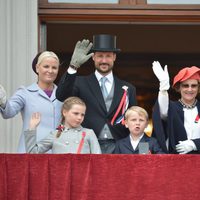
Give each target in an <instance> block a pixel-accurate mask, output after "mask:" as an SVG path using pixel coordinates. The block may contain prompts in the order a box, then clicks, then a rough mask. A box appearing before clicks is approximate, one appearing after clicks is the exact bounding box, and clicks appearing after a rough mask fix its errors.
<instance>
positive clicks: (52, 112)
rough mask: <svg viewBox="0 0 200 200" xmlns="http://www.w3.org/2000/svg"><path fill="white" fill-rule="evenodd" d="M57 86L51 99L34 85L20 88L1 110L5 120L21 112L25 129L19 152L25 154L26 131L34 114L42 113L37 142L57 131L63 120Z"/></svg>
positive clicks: (23, 128) (21, 137)
mask: <svg viewBox="0 0 200 200" xmlns="http://www.w3.org/2000/svg"><path fill="white" fill-rule="evenodd" d="M56 89H57V86H56V85H54V90H53V93H52V95H51V97H50V98H49V97H48V96H47V94H46V93H45V92H44V91H43V90H42V89H41V88H39V87H38V84H37V83H33V84H32V85H30V86H28V87H24V86H22V87H20V88H19V89H18V90H17V91H16V93H15V94H14V95H13V96H12V97H11V98H10V99H9V100H8V101H7V103H6V107H5V109H2V108H1V114H2V116H3V118H4V119H8V118H12V117H14V116H15V115H17V114H18V113H19V112H21V116H22V120H23V127H22V133H21V136H20V140H19V145H18V152H19V153H25V152H26V150H25V142H24V134H23V132H24V130H27V129H28V127H29V120H30V118H31V115H32V113H34V112H40V113H41V115H42V116H41V122H40V124H39V126H38V128H37V133H38V134H37V141H40V140H41V139H43V138H45V137H46V136H47V135H48V133H49V132H50V131H53V130H55V129H56V127H57V126H58V124H59V123H60V120H61V106H62V102H60V101H58V100H57V99H56V97H55V92H56Z"/></svg>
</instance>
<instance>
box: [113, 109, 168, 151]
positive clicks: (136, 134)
mask: <svg viewBox="0 0 200 200" xmlns="http://www.w3.org/2000/svg"><path fill="white" fill-rule="evenodd" d="M148 118H149V117H148V113H147V112H146V110H145V109H143V108H141V107H139V106H132V107H130V108H129V109H128V110H127V111H126V113H125V126H126V128H128V129H129V131H130V134H129V136H127V137H126V138H124V139H121V140H118V141H117V142H116V147H115V151H114V153H116V154H139V153H140V150H141V149H140V145H141V144H143V147H148V150H147V152H146V154H151V153H152V154H159V153H164V152H163V151H162V149H161V148H160V146H159V144H158V142H157V140H156V139H155V138H153V137H149V136H147V135H146V134H145V133H144V130H145V128H146V127H147V125H148ZM141 147H142V145H141Z"/></svg>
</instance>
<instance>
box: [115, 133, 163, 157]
mask: <svg viewBox="0 0 200 200" xmlns="http://www.w3.org/2000/svg"><path fill="white" fill-rule="evenodd" d="M141 142H148V143H149V150H150V152H149V153H152V154H163V153H164V152H163V151H162V149H161V147H160V146H159V144H158V142H157V140H156V139H155V138H153V137H148V136H147V135H146V134H144V136H143V137H142V138H141V140H140V142H139V143H141ZM138 146H139V144H138ZM138 146H137V147H136V149H135V150H134V149H133V147H132V145H131V140H130V135H128V136H127V137H126V138H123V139H121V140H118V141H117V142H116V146H115V151H114V153H115V154H139V148H138Z"/></svg>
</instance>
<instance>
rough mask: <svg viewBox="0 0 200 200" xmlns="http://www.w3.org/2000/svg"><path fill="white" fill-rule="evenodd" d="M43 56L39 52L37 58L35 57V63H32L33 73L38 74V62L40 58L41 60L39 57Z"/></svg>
mask: <svg viewBox="0 0 200 200" xmlns="http://www.w3.org/2000/svg"><path fill="white" fill-rule="evenodd" d="M41 54H42V52H39V53H38V54H37V55H36V56H35V58H34V59H33V62H32V69H33V71H34V72H35V73H36V74H38V73H37V72H36V65H37V62H38V58H39V56H40V55H41Z"/></svg>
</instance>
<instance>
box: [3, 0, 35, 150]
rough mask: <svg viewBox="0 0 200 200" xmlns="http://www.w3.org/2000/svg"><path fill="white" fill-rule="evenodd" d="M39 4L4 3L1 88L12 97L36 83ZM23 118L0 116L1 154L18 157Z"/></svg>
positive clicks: (7, 0)
mask: <svg viewBox="0 0 200 200" xmlns="http://www.w3.org/2000/svg"><path fill="white" fill-rule="evenodd" d="M37 6H38V5H37V0H0V25H1V28H0V70H1V71H0V84H2V85H3V86H4V88H5V89H6V91H7V96H8V97H10V96H11V95H12V94H13V93H14V92H15V90H16V89H17V88H18V87H19V86H21V85H29V84H30V83H32V82H33V81H35V80H36V76H35V75H34V73H33V71H32V68H31V63H32V59H33V58H34V56H35V55H36V53H37V49H38V47H37V45H38V30H37V29H38V27H37V23H38V21H37V19H38V16H37ZM21 127H22V120H21V116H20V114H18V115H17V116H15V117H14V118H13V119H7V120H6V119H3V118H2V117H1V116H0V153H2V152H6V153H15V152H16V149H17V145H18V140H19V135H20V132H21Z"/></svg>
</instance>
